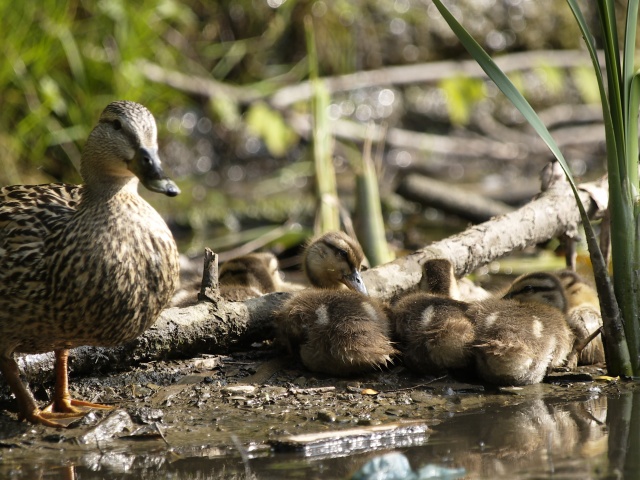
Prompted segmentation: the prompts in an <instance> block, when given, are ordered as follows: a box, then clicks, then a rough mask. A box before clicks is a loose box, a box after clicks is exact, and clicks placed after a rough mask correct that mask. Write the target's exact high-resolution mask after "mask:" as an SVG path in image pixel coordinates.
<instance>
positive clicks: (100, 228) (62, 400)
mask: <svg viewBox="0 0 640 480" xmlns="http://www.w3.org/2000/svg"><path fill="white" fill-rule="evenodd" d="M80 173H81V175H82V178H83V180H84V184H83V185H64V184H47V185H15V186H10V187H4V188H2V189H0V370H1V371H2V373H3V375H4V377H5V379H6V381H7V383H8V384H9V386H10V388H11V391H12V392H13V394H14V395H15V397H16V399H17V402H18V408H19V416H20V418H23V419H26V420H28V421H31V422H39V423H42V424H45V425H48V426H54V427H60V426H62V425H61V423H58V422H56V421H55V420H56V419H57V418H64V417H72V416H78V415H79V414H80V412H81V409H80V408H78V407H83V406H84V407H100V406H101V405H95V404H90V403H87V402H82V401H78V400H72V399H71V396H70V394H69V390H68V383H67V357H68V354H69V352H68V349H69V348H73V347H78V346H81V345H95V346H112V345H118V344H121V343H123V342H125V341H127V340H130V339H133V338H135V337H137V336H138V335H140V334H141V333H142V332H144V331H145V330H146V329H147V328H148V327H149V326H151V325H152V324H153V323H154V322H155V320H156V318H157V317H158V315H159V313H160V311H161V310H162V309H163V308H164V307H165V306H166V305H167V304H168V302H169V300H170V299H171V296H172V295H173V292H174V290H175V288H176V285H177V282H178V270H179V266H178V250H177V248H176V244H175V241H174V239H173V236H172V235H171V232H170V230H169V228H168V227H167V225H166V223H165V222H164V221H163V219H162V218H161V217H160V215H159V214H158V213H157V212H156V211H155V210H154V209H153V207H151V205H149V204H148V203H147V202H146V201H145V200H144V199H143V198H142V197H141V196H140V195H139V194H138V191H137V188H138V183H139V182H142V184H143V185H144V186H145V187H147V188H148V189H149V190H151V191H153V192H159V193H164V194H165V195H168V196H170V197H173V196H175V195H177V194H178V193H180V190H179V189H178V187H177V186H176V185H175V183H173V181H171V180H170V179H168V178H167V177H166V176H165V174H164V172H163V171H162V167H161V165H160V158H159V156H158V144H157V128H156V123H155V120H154V118H153V115H152V114H151V113H150V112H149V110H147V109H146V108H145V107H143V106H142V105H140V104H137V103H134V102H129V101H117V102H113V103H111V104H109V105H108V106H107V107H106V108H105V109H104V111H103V112H102V114H101V116H100V120H99V122H98V125H97V126H96V127H95V128H94V129H93V130H92V132H91V134H90V135H89V138H88V140H87V142H86V145H85V147H84V150H83V152H82V158H81V165H80ZM52 350H53V351H54V352H55V357H56V365H55V373H56V384H55V393H54V400H53V403H52V405H51V406H50V407H47V409H45V410H40V409H39V408H38V406H37V404H36V402H35V399H34V397H33V395H32V393H31V391H30V390H29V388H28V387H27V386H26V385H25V384H24V383H23V382H22V380H21V379H20V375H19V371H18V365H17V363H16V361H15V360H14V358H13V354H14V352H21V353H42V352H48V351H52Z"/></svg>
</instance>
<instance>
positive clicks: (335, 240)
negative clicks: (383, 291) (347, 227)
mask: <svg viewBox="0 0 640 480" xmlns="http://www.w3.org/2000/svg"><path fill="white" fill-rule="evenodd" d="M363 261H364V253H363V251H362V248H361V247H360V245H358V243H357V242H356V241H355V240H353V239H352V238H351V237H349V236H348V235H347V234H345V233H343V232H329V233H326V234H324V235H322V236H321V237H320V238H318V239H316V240H313V241H312V242H311V243H310V244H309V245H308V246H307V248H306V249H305V252H304V258H303V262H302V263H303V267H304V271H305V274H306V276H307V278H308V279H309V282H311V284H312V285H313V286H314V287H318V288H333V289H336V288H340V287H341V286H342V285H345V286H346V287H347V288H349V289H351V290H355V291H357V292H360V293H364V294H365V295H366V294H367V287H366V286H365V284H364V281H363V280H362V276H361V275H360V269H361V268H362V262H363Z"/></svg>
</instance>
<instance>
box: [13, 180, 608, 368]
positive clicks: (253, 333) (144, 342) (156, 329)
mask: <svg viewBox="0 0 640 480" xmlns="http://www.w3.org/2000/svg"><path fill="white" fill-rule="evenodd" d="M580 196H581V199H582V202H583V203H584V205H585V209H586V210H587V212H589V214H590V216H591V217H592V218H595V217H597V216H598V215H600V214H601V213H602V211H603V209H605V208H606V203H607V200H608V195H607V190H606V182H600V183H593V184H585V185H583V186H581V188H580ZM579 221H580V215H579V213H578V209H577V207H576V204H575V199H574V197H573V194H572V193H571V190H570V189H569V187H568V186H567V184H566V182H563V181H557V182H556V183H554V184H552V185H551V186H550V187H549V188H548V189H547V190H546V191H545V192H543V193H542V194H541V195H540V196H539V197H538V198H536V199H535V200H533V201H531V202H530V203H528V204H527V205H525V206H523V207H522V208H520V209H518V210H515V211H513V212H510V213H507V214H503V215H500V216H497V217H495V218H492V219H490V220H488V221H487V222H485V223H482V224H480V225H475V226H473V227H470V228H468V229H467V230H465V231H464V232H461V233H459V234H457V235H454V236H452V237H449V238H446V239H444V240H441V241H439V242H435V243H433V244H431V245H429V246H427V247H425V248H423V249H420V250H417V251H416V252H413V253H412V254H410V255H408V256H406V257H401V258H398V259H396V260H394V261H393V262H390V263H387V264H385V265H381V266H379V267H376V268H373V269H370V270H368V271H366V272H364V273H363V278H364V280H365V283H366V284H367V288H368V290H369V293H370V294H371V295H372V296H374V297H378V298H380V299H381V300H384V301H387V300H390V299H392V298H393V297H395V296H397V295H398V294H401V293H402V292H405V291H408V290H411V289H413V288H415V287H416V286H417V285H418V283H419V282H420V279H421V276H422V273H421V271H422V264H423V263H424V262H425V261H426V260H428V259H431V258H447V259H449V260H450V261H451V262H452V264H453V265H454V268H455V272H456V275H457V276H458V277H462V276H464V275H466V274H468V273H470V272H472V271H474V270H475V269H476V268H478V267H480V266H482V265H485V264H487V263H489V262H491V261H493V260H495V259H497V258H500V257H502V256H504V255H506V254H508V253H510V252H512V251H514V250H518V249H522V248H524V247H527V246H533V245H536V244H538V243H541V242H545V241H547V240H549V239H551V238H554V237H558V236H560V235H564V234H567V235H569V237H571V236H574V235H575V234H576V231H577V225H578V223H579ZM205 269H206V267H205ZM288 295H290V294H288V293H273V294H269V295H265V296H264V297H261V298H257V299H252V300H247V301H245V302H237V303H235V302H222V301H219V302H216V303H214V302H212V301H210V300H209V301H202V302H200V303H198V304H196V305H193V306H188V307H183V308H169V309H167V310H165V311H163V312H162V314H161V315H160V318H159V319H158V321H157V322H156V324H155V325H154V326H153V327H152V328H150V329H149V330H147V331H146V332H145V333H144V334H143V335H141V336H140V337H138V338H136V339H135V340H132V341H130V342H127V343H125V344H123V345H121V346H118V347H114V348H101V347H81V348H77V349H74V350H72V369H73V371H74V372H75V373H94V374H95V373H96V372H102V373H106V372H109V371H115V370H121V369H124V368H127V367H129V366H131V365H135V364H138V363H140V362H148V361H153V360H167V359H172V358H185V357H189V356H194V355H198V354H202V353H224V352H228V351H230V350H232V349H239V348H245V347H248V346H250V345H251V344H252V343H254V342H257V341H261V340H265V339H270V338H273V334H274V327H273V324H272V312H273V311H274V310H275V309H276V308H277V307H278V306H279V305H280V304H281V303H282V302H283V301H284V300H285V299H286V298H287V297H288ZM18 361H19V364H20V367H21V369H22V371H23V372H24V374H25V376H26V377H28V378H30V379H31V380H41V379H42V378H43V375H45V374H46V373H47V372H50V371H51V370H52V367H53V355H51V354H46V355H25V356H23V357H21V358H19V359H18Z"/></svg>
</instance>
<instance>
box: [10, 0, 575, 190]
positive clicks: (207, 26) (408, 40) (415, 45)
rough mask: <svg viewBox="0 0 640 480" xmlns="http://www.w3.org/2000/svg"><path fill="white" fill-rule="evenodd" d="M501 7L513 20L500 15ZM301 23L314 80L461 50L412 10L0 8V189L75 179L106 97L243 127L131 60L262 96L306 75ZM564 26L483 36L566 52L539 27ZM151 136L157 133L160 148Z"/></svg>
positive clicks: (156, 4)
mask: <svg viewBox="0 0 640 480" xmlns="http://www.w3.org/2000/svg"><path fill="white" fill-rule="evenodd" d="M552 1H553V0H541V2H542V3H543V4H544V5H543V6H542V7H541V8H540V11H541V12H543V13H546V11H547V10H548V5H551V4H552ZM460 3H461V5H460V8H464V9H465V12H468V14H469V15H471V16H474V18H477V19H478V22H477V28H478V29H479V30H480V31H482V29H491V32H494V33H495V32H498V33H499V32H500V31H505V32H506V31H507V28H511V27H509V26H508V21H509V19H508V18H507V17H506V16H504V15H502V16H500V15H494V13H492V12H493V11H494V10H495V9H488V10H487V9H486V8H484V10H482V9H481V8H480V7H479V6H478V5H477V4H476V3H474V2H473V1H471V0H465V1H463V2H460ZM528 3H529V4H530V3H531V2H528ZM545 5H546V7H545ZM500 8H501V11H504V12H506V11H507V10H508V9H511V10H509V11H513V8H511V7H509V6H508V5H506V4H505V5H503V6H501V7H500ZM536 12H537V10H535V9H532V8H530V7H527V9H526V10H522V13H518V15H520V16H521V17H522V21H520V20H519V21H520V23H521V24H522V25H521V26H524V25H525V24H526V22H527V21H535V20H536V15H540V12H538V13H536ZM305 17H309V18H311V19H312V21H313V27H314V34H315V37H316V42H317V44H318V45H319V48H318V65H319V75H320V76H324V75H332V74H344V73H351V72H354V71H358V70H365V69H372V68H379V67H383V66H386V65H397V64H402V63H415V62H421V61H427V60H433V59H438V58H442V57H444V56H447V57H450V56H452V55H455V54H456V52H457V53H458V54H459V53H460V49H459V47H457V46H455V44H453V43H452V42H451V39H450V38H449V36H450V33H449V32H448V30H446V29H445V28H443V22H442V21H441V20H438V19H436V18H434V16H433V12H432V11H431V10H430V8H429V6H428V4H425V3H424V2H421V1H418V0H402V1H395V2H389V1H380V0H354V1H347V0H335V1H323V0H287V1H281V0H222V1H218V2H209V1H206V0H187V1H184V2H180V1H177V0H141V1H139V2H127V1H125V0H99V1H93V0H67V1H63V0H42V1H33V0H25V1H20V2H1V3H0V31H2V32H3V33H2V35H3V39H2V43H1V44H0V52H1V57H2V61H1V62H0V100H1V105H2V107H3V108H2V116H1V117H0V167H1V168H0V182H1V183H2V184H8V183H21V182H33V181H51V180H64V181H78V180H79V177H78V175H77V173H76V172H75V169H74V168H73V166H72V165H73V164H74V163H76V164H77V162H78V161H79V155H80V153H79V152H80V148H81V145H82V142H83V139H84V138H86V136H87V134H88V132H89V129H90V128H91V125H93V123H94V122H95V119H96V118H97V116H98V115H99V112H100V111H101V110H102V108H104V106H105V105H106V104H107V103H109V102H110V101H112V100H114V99H120V98H125V99H130V100H134V101H139V102H141V103H143V104H145V105H147V106H148V107H149V108H150V110H151V111H152V112H154V114H156V116H157V117H158V118H160V119H163V118H165V117H166V115H167V114H168V113H169V112H170V111H172V110H176V109H188V108H193V107H198V108H205V109H206V113H207V114H208V115H210V116H211V117H212V120H214V121H216V122H219V123H220V124H221V125H222V126H223V127H224V128H226V129H228V130H235V129H242V128H244V124H243V113H244V112H243V110H242V107H241V106H238V105H237V104H235V103H234V101H233V99H230V98H224V97H217V98H214V99H212V100H211V101H210V102H207V101H206V100H207V99H203V98H198V97H197V96H195V95H190V94H185V93H182V92H179V91H177V90H175V89H173V88H171V87H169V86H167V85H164V84H159V83H154V82H151V81H149V80H147V79H146V78H145V76H144V74H143V72H142V70H141V68H140V62H141V61H147V62H151V63H153V64H157V65H159V66H161V67H162V68H164V69H167V70H175V71H179V72H184V73H188V74H193V75H199V76H202V77H208V78H212V79H215V80H217V81H221V82H225V83H228V84H231V85H243V86H251V88H252V89H254V90H256V91H261V92H267V93H268V92H270V91H273V90H275V89H276V88H278V87H279V86H282V85H290V84H295V83H296V82H298V81H300V80H301V79H305V78H307V77H308V66H307V61H306V47H305V41H304V38H305V37H304V35H305V33H304V22H303V19H304V18H305ZM503 17H504V18H503ZM547 18H548V16H547ZM488 19H492V21H493V22H494V24H491V22H488V21H487V20H488ZM523 22H524V23H523ZM569 22H570V19H566V18H565V16H564V14H561V15H558V16H554V20H553V22H552V23H551V24H549V25H547V24H542V26H541V27H538V28H537V29H535V30H534V31H522V32H521V34H519V35H511V34H509V35H507V34H506V33H505V34H504V35H503V36H502V37H501V36H500V35H498V36H496V35H493V37H492V36H491V35H488V34H487V38H488V39H489V43H491V39H492V38H494V39H495V38H497V39H498V40H500V39H502V38H503V37H504V39H506V40H505V41H504V42H501V41H497V42H495V41H494V44H495V48H498V49H505V48H509V49H518V48H524V47H526V46H536V47H545V46H548V45H551V46H554V45H562V46H564V47H573V46H575V45H576V44H577V42H578V41H579V38H573V37H571V36H570V35H569V33H570V32H568V33H566V35H565V36H564V37H566V38H564V37H562V36H559V37H552V39H551V40H549V39H548V38H550V37H551V36H550V35H548V33H549V31H550V29H551V30H556V31H564V26H565V25H567V24H569ZM494 30H495V31H494ZM491 32H489V33H491ZM507 40H508V41H507ZM255 108H256V109H257V110H255V109H254V110H253V112H252V113H253V114H252V115H250V116H249V117H248V118H249V120H250V121H251V128H252V129H253V130H254V131H257V132H258V133H259V135H260V136H261V137H262V139H263V140H265V141H266V142H267V143H268V148H269V150H271V152H272V153H273V154H275V155H278V154H281V153H282V152H283V151H284V150H286V149H287V148H288V147H290V146H291V144H292V143H293V142H294V139H293V138H292V137H291V132H290V131H287V129H286V128H284V123H283V122H280V120H278V119H276V118H275V117H274V116H273V115H274V114H273V112H268V111H267V110H266V109H264V108H261V107H259V106H258V107H255ZM257 113H259V114H260V115H257ZM256 117H258V119H259V120H260V121H259V122H258V120H256ZM271 121H275V123H273V124H272V125H270V126H269V127H268V128H266V127H265V126H264V125H265V124H264V122H267V123H269V122H271ZM164 128H165V126H164V125H162V123H161V125H160V129H161V139H162V138H163V137H164V136H163V131H162V130H163V129H164ZM274 132H275V133H274Z"/></svg>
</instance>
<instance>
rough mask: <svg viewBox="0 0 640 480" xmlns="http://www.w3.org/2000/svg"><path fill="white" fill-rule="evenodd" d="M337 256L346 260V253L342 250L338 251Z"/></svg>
mask: <svg viewBox="0 0 640 480" xmlns="http://www.w3.org/2000/svg"><path fill="white" fill-rule="evenodd" d="M338 256H339V257H340V258H347V252H346V251H344V250H338Z"/></svg>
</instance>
